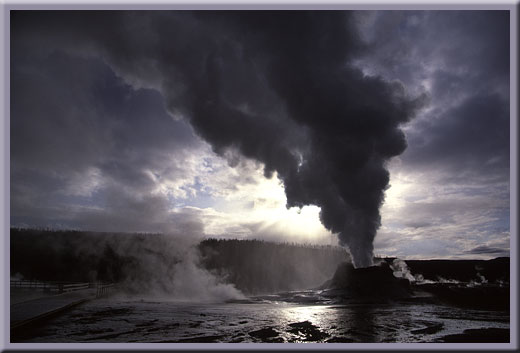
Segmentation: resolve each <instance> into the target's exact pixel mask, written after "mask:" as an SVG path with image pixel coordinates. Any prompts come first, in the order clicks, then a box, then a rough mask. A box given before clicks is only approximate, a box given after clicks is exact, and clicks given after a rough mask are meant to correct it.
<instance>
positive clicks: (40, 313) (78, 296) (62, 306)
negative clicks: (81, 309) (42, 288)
mask: <svg viewBox="0 0 520 353" xmlns="http://www.w3.org/2000/svg"><path fill="white" fill-rule="evenodd" d="M96 291H97V290H96V288H90V289H83V290H77V291H74V292H68V293H63V294H57V295H50V296H46V297H42V298H37V299H32V300H28V301H24V302H21V303H16V304H13V305H11V319H10V324H11V329H17V328H20V327H22V326H25V325H28V324H32V323H34V322H36V321H39V320H41V319H44V318H47V317H50V316H52V315H55V314H58V313H60V312H62V311H64V310H67V309H69V308H71V307H73V306H76V305H78V304H81V303H84V302H86V301H88V300H92V299H95V298H96Z"/></svg>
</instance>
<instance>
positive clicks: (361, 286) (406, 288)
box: [320, 261, 412, 302]
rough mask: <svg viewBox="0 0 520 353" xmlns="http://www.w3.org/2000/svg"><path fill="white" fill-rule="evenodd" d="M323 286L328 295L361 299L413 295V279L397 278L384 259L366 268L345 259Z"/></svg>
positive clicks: (358, 300) (378, 300) (378, 299)
mask: <svg viewBox="0 0 520 353" xmlns="http://www.w3.org/2000/svg"><path fill="white" fill-rule="evenodd" d="M320 289H322V290H324V292H323V293H322V295H324V296H328V297H338V298H339V299H348V300H349V301H352V300H353V301H357V302H374V301H375V302H385V301H388V300H395V299H404V298H409V297H410V296H411V295H412V290H411V288H410V282H409V281H408V280H407V279H404V278H396V277H395V276H394V275H393V271H392V269H391V268H390V266H389V265H388V263H386V262H384V261H383V262H381V263H380V264H378V265H376V266H370V267H364V268H354V266H353V265H352V264H351V263H350V262H343V263H341V264H340V265H339V266H338V268H337V269H336V272H335V273H334V276H333V277H332V279H330V280H328V281H327V282H325V283H324V284H323V285H322V286H320Z"/></svg>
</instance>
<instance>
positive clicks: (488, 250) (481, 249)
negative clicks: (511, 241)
mask: <svg viewBox="0 0 520 353" xmlns="http://www.w3.org/2000/svg"><path fill="white" fill-rule="evenodd" d="M466 253H468V254H477V255H480V254H493V255H495V256H496V255H497V254H500V255H502V256H507V255H508V254H509V251H507V250H504V249H501V248H494V247H489V246H485V245H481V246H477V247H475V248H473V249H470V250H468V251H466Z"/></svg>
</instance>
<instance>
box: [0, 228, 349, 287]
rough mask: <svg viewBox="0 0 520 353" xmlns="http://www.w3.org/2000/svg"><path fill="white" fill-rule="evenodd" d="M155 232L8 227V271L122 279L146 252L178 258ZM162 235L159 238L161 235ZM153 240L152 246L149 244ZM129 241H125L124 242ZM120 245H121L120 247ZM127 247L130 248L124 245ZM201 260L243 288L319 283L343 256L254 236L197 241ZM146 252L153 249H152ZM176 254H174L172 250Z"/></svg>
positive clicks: (162, 259) (168, 260)
mask: <svg viewBox="0 0 520 353" xmlns="http://www.w3.org/2000/svg"><path fill="white" fill-rule="evenodd" d="M161 237H162V235H160V234H127V233H96V232H84V231H74V230H73V231H59V230H58V231H57V230H48V229H17V228H11V237H10V239H11V241H10V243H11V245H10V253H11V271H10V272H11V276H15V275H17V274H20V275H22V276H23V278H25V279H35V280H44V281H94V280H99V281H116V282H120V281H124V280H127V279H128V280H134V279H135V278H136V277H139V276H140V275H142V274H143V273H146V271H150V270H151V269H150V266H149V264H145V263H143V258H144V257H145V256H147V257H148V259H149V258H150V256H152V257H154V258H156V259H157V261H158V263H160V264H162V265H165V266H170V265H172V264H175V263H176V262H177V261H182V259H180V258H179V259H176V258H174V257H175V255H172V254H169V253H165V252H167V250H164V251H162V252H161V251H157V250H158V249H159V250H163V249H161V248H160V246H157V244H161V239H160V238H161ZM163 240H164V239H163ZM154 241H156V245H155V246H149V245H150V243H152V242H154ZM129 243H130V244H131V245H128V244H129ZM121 244H126V245H125V246H121ZM129 248H132V249H133V250H132V251H131V252H126V251H125V250H126V249H129ZM196 250H198V252H199V253H200V265H201V267H203V268H206V269H208V270H209V271H210V272H212V273H214V274H216V275H218V276H220V278H222V279H223V280H224V281H225V282H228V283H233V284H235V285H236V287H237V288H238V289H240V290H242V291H244V292H245V293H272V292H276V291H283V290H291V289H303V288H310V287H312V286H318V285H320V284H321V283H322V282H324V281H325V280H327V279H329V278H330V276H331V275H332V274H333V273H334V271H335V269H336V267H337V264H339V263H340V262H342V261H345V260H346V259H347V258H348V257H347V253H346V251H345V250H344V249H341V248H339V247H331V246H315V245H308V244H307V245H300V244H288V243H271V242H264V241H258V240H217V239H208V240H204V241H202V242H201V243H200V244H199V245H198V247H197V248H196ZM150 252H153V254H151V253H150ZM177 256H179V254H177Z"/></svg>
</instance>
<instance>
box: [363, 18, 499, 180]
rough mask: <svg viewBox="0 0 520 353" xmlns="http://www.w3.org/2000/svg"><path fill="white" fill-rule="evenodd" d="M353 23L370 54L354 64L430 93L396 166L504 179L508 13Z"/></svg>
mask: <svg viewBox="0 0 520 353" xmlns="http://www.w3.org/2000/svg"><path fill="white" fill-rule="evenodd" d="M362 16H364V17H362ZM368 18H371V19H372V20H371V21H369V20H368ZM358 21H359V22H361V23H364V27H365V30H364V32H365V35H366V40H367V41H368V45H370V46H371V47H372V48H374V50H375V51H376V53H375V55H371V56H366V57H363V60H362V61H360V65H361V66H364V67H366V68H368V69H369V70H370V71H374V72H378V73H382V74H384V75H385V76H388V77H394V78H398V79H400V80H402V81H403V82H404V83H405V84H407V85H408V86H411V87H415V88H416V89H421V86H423V88H422V89H426V90H427V91H428V94H429V96H430V106H429V108H430V109H429V110H428V111H427V112H425V113H424V114H422V115H421V116H420V118H419V119H416V120H415V121H414V123H412V124H411V125H410V128H409V129H407V138H408V143H409V148H408V149H407V151H406V152H405V153H404V154H403V156H402V157H401V159H402V160H403V162H404V163H403V165H402V167H403V168H408V169H409V170H418V169H420V170H431V171H435V172H436V173H441V174H443V177H447V178H450V179H452V180H453V178H454V175H455V176H456V175H463V176H464V178H465V180H466V181H470V182H471V181H476V182H478V183H482V182H483V179H486V178H487V179H489V182H490V183H494V182H496V181H497V180H502V181H506V180H507V179H508V178H509V12H508V11H395V12H378V13H372V17H370V16H367V14H361V15H360V17H359V18H358Z"/></svg>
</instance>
